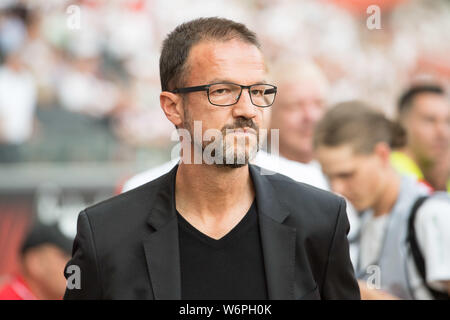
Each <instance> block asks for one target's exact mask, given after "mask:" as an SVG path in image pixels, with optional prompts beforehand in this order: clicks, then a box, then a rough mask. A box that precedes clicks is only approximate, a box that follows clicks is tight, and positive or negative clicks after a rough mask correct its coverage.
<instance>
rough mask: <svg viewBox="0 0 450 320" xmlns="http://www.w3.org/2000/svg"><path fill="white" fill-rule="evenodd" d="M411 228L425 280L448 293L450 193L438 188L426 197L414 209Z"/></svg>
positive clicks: (433, 286) (449, 290)
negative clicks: (422, 263) (437, 190)
mask: <svg viewBox="0 0 450 320" xmlns="http://www.w3.org/2000/svg"><path fill="white" fill-rule="evenodd" d="M414 229H415V231H416V236H417V241H418V244H419V247H420V250H421V252H422V255H423V258H424V260H425V270H426V275H425V276H426V282H427V284H428V285H429V286H430V287H431V288H433V289H434V290H438V291H440V292H445V293H447V292H448V293H450V232H449V230H450V196H449V195H448V194H447V193H445V192H440V193H435V194H434V195H433V196H432V197H431V198H429V199H428V200H426V201H425V202H424V204H423V205H422V206H421V207H420V208H419V210H418V212H417V217H416V220H415V222H414Z"/></svg>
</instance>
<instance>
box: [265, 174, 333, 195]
mask: <svg viewBox="0 0 450 320" xmlns="http://www.w3.org/2000/svg"><path fill="white" fill-rule="evenodd" d="M265 176H266V177H267V179H268V180H269V181H270V183H271V184H272V185H273V187H275V188H276V189H277V190H279V191H282V193H284V194H286V193H287V195H293V194H295V195H297V196H298V195H300V194H301V195H305V196H312V197H313V198H321V199H323V200H329V201H339V200H340V199H341V197H339V196H338V195H336V194H334V193H332V192H330V191H327V190H324V189H321V188H317V187H315V186H313V185H310V184H308V183H303V182H299V181H296V180H294V179H292V178H290V177H288V176H285V175H283V174H281V173H275V172H272V173H271V174H265Z"/></svg>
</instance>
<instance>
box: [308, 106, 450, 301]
mask: <svg viewBox="0 0 450 320" xmlns="http://www.w3.org/2000/svg"><path fill="white" fill-rule="evenodd" d="M393 128H394V125H393V123H391V122H390V121H389V120H388V119H386V118H385V117H384V116H383V115H382V114H381V113H378V112H376V111H374V110H371V109H370V108H369V107H367V106H365V105H364V104H363V103H360V102H347V103H343V104H340V105H338V106H336V107H335V108H333V109H332V110H331V111H329V112H328V113H327V114H326V115H325V117H324V118H323V119H322V120H321V122H320V123H319V124H318V126H317V128H316V133H315V140H314V144H315V147H316V149H317V156H318V160H319V161H320V163H321V165H322V168H323V170H324V172H325V174H326V175H327V176H328V178H329V181H330V184H331V188H332V189H333V191H335V192H337V193H339V194H342V195H344V196H345V197H346V198H347V199H348V200H349V201H350V202H351V203H352V204H353V205H354V207H355V208H356V209H357V210H358V211H360V212H361V215H362V221H361V228H360V236H359V239H358V243H357V244H358V248H359V257H358V260H357V264H356V275H357V277H358V278H359V279H360V281H359V283H360V289H361V296H362V298H365V299H389V298H395V297H398V298H402V299H433V298H435V299H438V298H439V299H440V298H448V297H449V296H448V295H449V293H450V254H449V253H450V233H449V232H448V230H450V215H449V212H450V198H449V196H448V195H447V194H446V193H445V192H443V193H440V194H435V195H433V196H430V197H428V198H423V196H425V197H427V196H428V190H427V189H426V188H425V187H424V186H423V185H421V184H420V183H418V182H417V181H416V180H415V179H412V178H410V177H407V176H404V177H401V176H400V175H398V174H397V172H396V171H395V170H394V169H393V168H392V165H391V163H390V152H391V148H390V145H391V143H392V140H393V137H392V134H391V132H392V130H393ZM419 199H422V200H421V201H423V199H426V200H425V201H424V202H421V203H419V202H418V201H419ZM414 207H415V208H414ZM414 212H415V213H414ZM413 238H414V239H416V242H417V243H418V245H415V244H417V243H415V244H414V243H412V239H413ZM416 253H418V254H419V255H421V258H422V264H421V263H419V261H418V260H416V258H415V257H412V255H415V254H416ZM419 260H420V259H419ZM420 270H422V271H423V272H424V274H422V272H421V271H420ZM363 280H374V282H375V284H374V287H375V288H376V287H377V286H379V287H378V288H376V289H381V290H372V289H373V288H372V287H371V285H372V284H370V285H369V284H367V282H365V281H363Z"/></svg>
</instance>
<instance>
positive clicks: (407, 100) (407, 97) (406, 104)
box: [398, 84, 445, 116]
mask: <svg viewBox="0 0 450 320" xmlns="http://www.w3.org/2000/svg"><path fill="white" fill-rule="evenodd" d="M422 93H435V94H438V95H445V90H444V89H443V88H442V87H441V86H439V85H437V84H419V85H414V86H412V87H410V88H408V89H407V90H406V91H405V92H404V93H403V94H402V95H401V96H400V98H399V99H398V114H399V115H400V116H401V115H403V114H404V113H405V112H406V111H409V110H410V109H411V107H412V105H413V102H414V98H416V97H417V96H418V95H419V94H422Z"/></svg>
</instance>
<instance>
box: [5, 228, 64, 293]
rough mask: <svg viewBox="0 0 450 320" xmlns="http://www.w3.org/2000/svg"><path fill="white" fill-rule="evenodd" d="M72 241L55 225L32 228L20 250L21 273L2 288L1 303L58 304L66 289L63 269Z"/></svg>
mask: <svg viewBox="0 0 450 320" xmlns="http://www.w3.org/2000/svg"><path fill="white" fill-rule="evenodd" d="M71 252H72V241H71V240H70V239H68V238H67V237H66V236H64V235H63V234H62V233H61V231H59V229H58V228H57V226H56V225H52V226H48V225H44V224H40V223H37V224H35V225H34V226H32V228H31V230H30V232H29V234H28V235H27V236H26V238H25V240H24V242H23V244H22V248H21V252H20V254H21V272H20V274H17V275H14V276H13V277H12V279H11V280H9V281H8V282H7V283H6V284H4V286H3V287H2V288H0V300H59V299H62V296H63V295H64V291H65V289H66V280H65V278H64V275H63V274H64V267H65V264H66V263H67V261H68V260H69V259H70V255H71Z"/></svg>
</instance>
